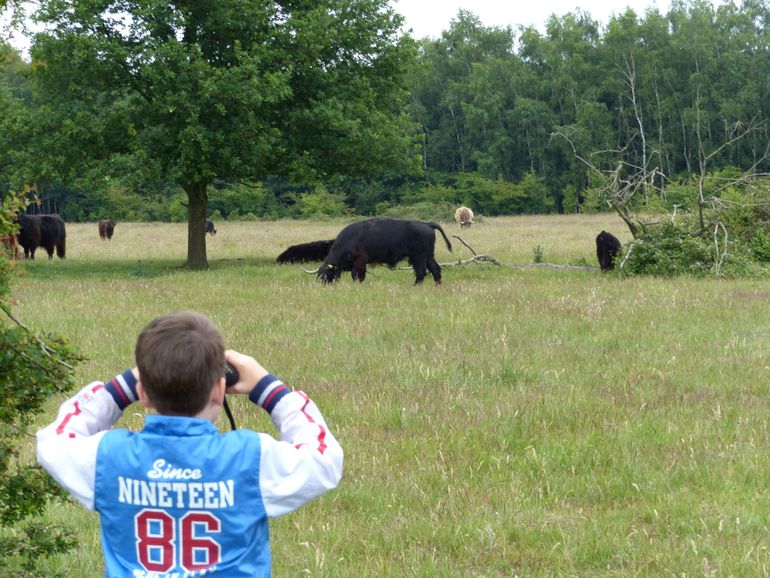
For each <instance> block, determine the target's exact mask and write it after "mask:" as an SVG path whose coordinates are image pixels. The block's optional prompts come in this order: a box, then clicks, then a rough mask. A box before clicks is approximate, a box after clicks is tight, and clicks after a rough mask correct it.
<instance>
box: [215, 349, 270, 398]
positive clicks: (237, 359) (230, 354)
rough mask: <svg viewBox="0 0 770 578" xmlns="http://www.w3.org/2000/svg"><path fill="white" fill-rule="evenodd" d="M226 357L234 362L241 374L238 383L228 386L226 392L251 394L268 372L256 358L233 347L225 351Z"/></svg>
mask: <svg viewBox="0 0 770 578" xmlns="http://www.w3.org/2000/svg"><path fill="white" fill-rule="evenodd" d="M225 359H226V360H227V361H229V362H230V363H231V364H233V366H234V367H235V369H237V370H238V374H239V376H240V379H239V380H238V383H236V384H235V385H233V386H232V387H228V388H227V390H226V393H240V394H244V395H249V394H250V393H251V391H252V390H253V389H254V387H255V386H256V385H257V383H258V382H259V380H260V379H262V378H263V377H265V376H266V375H267V374H268V372H267V370H266V369H265V368H264V367H262V366H261V365H260V364H259V363H258V362H257V360H256V359H254V358H253V357H250V356H248V355H244V354H243V353H239V352H237V351H234V350H232V349H228V350H227V351H225Z"/></svg>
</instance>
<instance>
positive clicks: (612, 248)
mask: <svg viewBox="0 0 770 578" xmlns="http://www.w3.org/2000/svg"><path fill="white" fill-rule="evenodd" d="M620 249H621V245H620V241H619V240H618V238H617V237H616V236H615V235H613V234H611V233H608V232H607V231H602V232H601V233H599V234H598V235H596V257H597V259H599V266H600V267H601V268H602V272H606V271H611V270H612V269H614V268H615V258H616V257H617V256H618V255H619V254H620Z"/></svg>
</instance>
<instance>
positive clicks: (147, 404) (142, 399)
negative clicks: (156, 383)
mask: <svg viewBox="0 0 770 578" xmlns="http://www.w3.org/2000/svg"><path fill="white" fill-rule="evenodd" d="M136 393H137V395H138V396H139V401H140V402H142V405H143V406H144V407H146V408H147V409H155V406H154V405H153V404H152V402H151V401H150V398H149V397H147V392H146V391H144V387H143V386H142V381H141V380H139V381H137V382H136Z"/></svg>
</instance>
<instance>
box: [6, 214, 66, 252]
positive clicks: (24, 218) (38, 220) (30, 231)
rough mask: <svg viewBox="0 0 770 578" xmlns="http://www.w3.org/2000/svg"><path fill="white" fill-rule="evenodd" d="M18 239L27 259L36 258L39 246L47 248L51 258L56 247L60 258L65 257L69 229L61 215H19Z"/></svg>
mask: <svg viewBox="0 0 770 578" xmlns="http://www.w3.org/2000/svg"><path fill="white" fill-rule="evenodd" d="M18 239H19V245H21V246H22V248H23V249H24V257H26V258H27V259H34V258H35V249H37V248H38V247H43V248H44V249H45V250H46V252H47V253H48V258H49V259H53V251H54V248H55V249H56V254H57V255H58V256H59V259H64V256H65V253H66V248H67V247H66V242H67V231H66V229H65V227H64V221H63V220H62V218H61V217H60V216H59V215H25V214H22V215H19V234H18Z"/></svg>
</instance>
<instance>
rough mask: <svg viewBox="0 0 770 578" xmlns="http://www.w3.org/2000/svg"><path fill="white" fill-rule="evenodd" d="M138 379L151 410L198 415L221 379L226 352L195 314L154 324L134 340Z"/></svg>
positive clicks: (213, 331) (173, 316)
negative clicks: (150, 404) (151, 405)
mask: <svg viewBox="0 0 770 578" xmlns="http://www.w3.org/2000/svg"><path fill="white" fill-rule="evenodd" d="M134 354H135V356H136V366H137V368H138V369H139V379H140V381H141V382H142V387H143V388H144V391H145V392H146V394H147V397H148V398H149V399H150V401H151V402H152V404H153V406H155V409H157V411H158V412H159V413H161V414H165V415H188V416H192V415H196V414H198V413H200V412H201V411H202V410H203V409H204V408H205V407H206V404H207V403H208V401H209V397H210V395H211V389H212V387H213V386H214V384H215V383H216V382H217V380H218V379H219V378H221V377H222V376H224V368H225V347H224V343H223V342H222V336H221V335H220V334H219V331H218V330H217V328H216V327H215V326H214V324H213V323H212V322H211V320H210V319H209V318H208V317H205V316H203V315H201V314H200V313H195V312H194V311H180V312H178V313H167V314H166V315H161V316H160V317H156V318H155V319H153V320H152V321H151V322H150V323H149V325H147V327H145V328H144V329H143V330H142V332H141V333H140V334H139V337H138V338H137V340H136V349H135V351H134Z"/></svg>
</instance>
